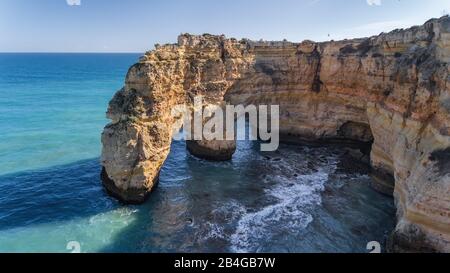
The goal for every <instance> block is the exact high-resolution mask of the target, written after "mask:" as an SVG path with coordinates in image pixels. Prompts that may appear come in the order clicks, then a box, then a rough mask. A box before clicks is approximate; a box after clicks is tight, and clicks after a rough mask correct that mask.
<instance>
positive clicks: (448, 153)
mask: <svg viewBox="0 0 450 273" xmlns="http://www.w3.org/2000/svg"><path fill="white" fill-rule="evenodd" d="M449 61H450V19H449V18H448V17H443V18H440V19H433V20H430V21H428V22H427V23H425V24H424V25H423V26H418V27H412V28H410V29H406V30H395V31H392V32H390V33H384V34H380V35H379V36H374V37H370V38H363V39H354V40H344V41H331V42H323V43H315V42H311V41H304V42H302V43H291V42H263V41H261V42H253V41H249V40H236V39H227V38H225V37H224V36H212V35H202V36H191V35H187V34H186V35H181V36H180V37H179V38H178V43H177V44H173V45H164V46H156V49H155V50H153V51H150V52H147V53H146V54H145V55H144V56H143V57H142V58H141V60H140V61H139V63H137V64H135V65H133V66H132V67H131V68H130V70H129V72H128V74H127V77H126V82H125V86H124V88H123V89H121V90H120V91H119V92H118V93H117V94H116V95H115V96H114V98H113V99H112V100H111V102H110V105H109V109H108V113H107V115H108V118H109V119H111V121H112V122H111V123H110V124H109V125H107V126H106V127H105V130H104V132H103V135H102V142H103V153H102V165H103V172H102V178H103V182H104V185H105V188H106V189H107V190H108V191H109V192H110V193H112V194H113V195H114V196H115V197H117V198H119V199H121V200H122V201H124V202H131V203H140V202H143V201H144V200H145V198H146V196H147V195H148V193H149V192H150V191H151V189H152V188H153V187H154V186H155V184H156V183H157V180H158V174H159V171H160V169H161V166H162V165H163V163H164V161H165V159H166V157H167V155H168V153H169V150H170V144H171V138H172V135H173V130H174V129H175V128H174V124H175V123H176V118H174V117H173V115H171V109H172V108H173V107H174V106H175V105H177V104H182V103H186V104H187V105H192V103H193V98H194V97H195V96H196V95H203V96H204V99H205V101H206V102H207V103H208V104H216V105H223V104H224V103H229V104H244V105H248V104H255V105H259V104H269V105H271V104H272V105H273V104H275V105H280V112H281V113H280V133H281V135H282V139H284V140H288V141H294V142H298V141H304V140H309V141H310V140H314V141H320V142H327V143H328V142H338V143H345V142H349V143H354V142H361V143H368V144H370V145H371V147H372V149H371V156H370V157H371V165H372V167H373V169H374V173H375V174H376V175H375V179H374V181H375V182H374V184H375V185H374V186H375V187H377V188H378V189H380V190H383V191H384V192H389V191H393V192H394V196H395V200H396V205H397V209H398V212H397V218H398V224H397V227H396V229H395V231H394V233H393V235H392V238H391V240H390V242H391V250H392V251H398V252H401V251H427V252H428V251H441V252H450V165H449V164H450V87H449V86H450V85H449V84H450V77H449V69H450V66H449ZM188 147H189V149H190V150H191V151H193V152H194V154H195V153H197V154H198V155H199V156H202V157H206V158H208V157H209V159H220V160H225V159H229V158H230V157H231V155H232V153H233V152H234V149H235V147H233V143H226V144H223V143H220V142H215V143H212V142H208V141H194V142H191V143H189V145H188ZM389 181H390V182H389ZM394 181H395V183H394Z"/></svg>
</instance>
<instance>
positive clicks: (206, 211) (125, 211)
mask: <svg viewBox="0 0 450 273" xmlns="http://www.w3.org/2000/svg"><path fill="white" fill-rule="evenodd" d="M138 57H139V55H138V54H0V252H70V250H68V249H67V244H68V243H69V242H71V241H76V242H79V244H80V246H81V251H82V252H367V250H366V245H367V243H368V242H369V241H379V242H380V243H382V244H383V243H384V241H385V239H386V236H387V234H388V233H389V232H390V231H391V230H392V228H393V226H394V214H395V210H394V204H393V200H392V198H390V197H386V196H384V195H381V194H379V193H377V192H375V191H373V190H372V189H370V187H369V183H370V179H371V178H370V177H369V176H368V175H367V170H366V168H365V167H364V166H359V165H358V162H354V161H352V159H351V158H349V157H348V156H347V155H346V153H345V151H344V150H343V149H341V148H333V147H316V148H313V147H307V146H291V145H282V146H281V148H280V149H279V150H278V151H277V152H273V153H261V152H259V149H258V148H259V146H258V144H257V143H253V142H247V141H243V142H239V143H238V151H237V153H236V155H235V157H234V158H233V160H232V161H230V162H223V163H217V162H208V161H203V160H199V159H196V158H194V157H192V156H190V155H189V154H188V153H187V152H186V148H185V144H184V143H183V142H174V143H173V145H172V151H171V154H170V156H169V158H168V160H167V162H166V164H165V165H164V168H163V170H162V173H161V180H160V183H159V186H158V188H157V189H156V190H155V192H154V193H153V194H152V195H151V197H150V199H149V201H148V202H147V203H146V204H144V205H142V206H122V205H120V204H119V203H118V202H116V201H115V200H113V199H111V198H110V197H108V196H107V195H106V194H105V193H104V191H103V189H102V187H101V182H100V179H99V173H100V164H99V156H100V151H101V143H100V134H101V131H102V129H103V127H104V126H105V124H107V122H108V121H107V120H106V118H105V111H106V108H107V103H108V101H109V100H110V99H111V98H112V96H113V94H114V93H115V91H116V90H118V89H120V88H121V87H122V84H123V81H124V77H125V74H126V72H127V69H128V67H129V66H130V65H132V64H133V63H135V62H136V61H137V60H138Z"/></svg>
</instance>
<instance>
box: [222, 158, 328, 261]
mask: <svg viewBox="0 0 450 273" xmlns="http://www.w3.org/2000/svg"><path fill="white" fill-rule="evenodd" d="M330 161H332V162H330ZM280 164H282V166H279V168H277V169H278V170H277V171H283V170H284V171H285V172H286V171H289V170H291V169H292V168H293V166H292V162H291V163H284V162H281V163H280ZM328 164H330V165H328V166H323V167H321V168H319V169H318V170H317V172H315V173H313V174H305V175H298V176H297V177H295V178H289V177H287V176H286V175H285V174H276V175H275V176H273V177H272V178H271V179H274V180H275V181H276V182H277V184H276V186H275V187H273V188H270V189H268V190H266V194H267V195H268V197H274V198H275V199H277V201H276V203H275V204H273V205H269V206H266V207H264V208H263V209H261V210H259V211H257V212H252V213H246V214H244V215H243V216H242V218H241V219H240V220H239V222H238V224H237V228H236V231H235V232H234V234H232V235H231V238H230V239H231V250H232V251H233V252H244V253H245V252H257V251H258V248H259V246H260V245H261V242H263V241H271V236H274V234H273V231H274V230H277V234H282V233H290V234H292V233H297V232H298V231H299V230H302V229H305V228H306V227H307V226H308V225H309V224H310V223H311V222H312V221H313V217H312V215H311V213H310V211H311V210H312V209H313V208H314V206H318V205H320V204H321V192H322V191H323V190H324V189H325V183H326V182H327V180H328V174H329V173H332V172H333V171H334V169H335V168H336V162H334V160H329V162H328Z"/></svg>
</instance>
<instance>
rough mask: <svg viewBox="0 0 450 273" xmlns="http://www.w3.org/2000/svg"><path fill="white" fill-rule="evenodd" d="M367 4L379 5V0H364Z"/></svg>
mask: <svg viewBox="0 0 450 273" xmlns="http://www.w3.org/2000/svg"><path fill="white" fill-rule="evenodd" d="M366 1H367V4H368V5H369V6H381V0H366Z"/></svg>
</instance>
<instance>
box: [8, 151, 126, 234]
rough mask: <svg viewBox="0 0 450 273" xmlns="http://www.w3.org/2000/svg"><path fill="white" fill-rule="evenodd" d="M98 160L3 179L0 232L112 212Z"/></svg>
mask: <svg viewBox="0 0 450 273" xmlns="http://www.w3.org/2000/svg"><path fill="white" fill-rule="evenodd" d="M99 173H100V163H99V159H98V158H93V159H88V160H82V161H78V162H74V163H70V164H66V165H59V166H53V167H49V168H45V169H39V170H31V171H23V172H19V173H12V174H6V175H2V176H0V192H1V193H2V195H1V196H0V207H1V211H0V230H6V229H12V228H18V227H23V226H27V225H32V224H33V225H34V224H42V223H48V222H54V221H66V220H71V219H73V218H78V217H86V216H90V215H96V214H99V213H102V212H105V211H110V210H112V209H113V208H115V207H117V206H118V203H117V202H116V201H114V200H112V199H110V198H109V197H108V196H106V194H105V193H104V191H103V188H102V186H101V183H100V178H99Z"/></svg>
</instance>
